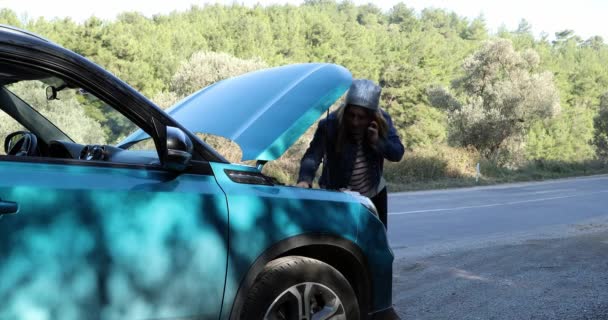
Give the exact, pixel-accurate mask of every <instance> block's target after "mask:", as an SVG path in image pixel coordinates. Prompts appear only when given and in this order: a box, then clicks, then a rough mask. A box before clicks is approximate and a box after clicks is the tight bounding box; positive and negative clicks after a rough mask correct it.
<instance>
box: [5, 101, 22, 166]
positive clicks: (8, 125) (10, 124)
mask: <svg viewBox="0 0 608 320" xmlns="http://www.w3.org/2000/svg"><path fill="white" fill-rule="evenodd" d="M0 107H1V106H0ZM15 131H27V130H26V129H25V128H24V127H23V126H22V125H21V124H20V123H19V122H17V121H15V119H13V118H12V117H11V116H9V115H8V114H6V113H5V112H4V111H2V110H0V137H1V138H2V139H1V140H0V143H2V146H1V147H0V155H6V152H5V151H4V137H6V136H8V135H9V134H10V133H11V132H15Z"/></svg>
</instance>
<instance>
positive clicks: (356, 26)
mask: <svg viewBox="0 0 608 320" xmlns="http://www.w3.org/2000/svg"><path fill="white" fill-rule="evenodd" d="M0 23H4V24H9V25H14V26H17V27H21V28H25V29H27V30H30V31H33V32H35V33H38V34H40V35H42V36H43V37H46V38H48V39H50V40H52V41H55V42H57V43H59V44H60V45H62V46H65V47H67V48H68V49H71V50H74V51H76V52H77V53H80V54H82V55H84V56H86V57H87V58H89V59H92V60H93V61H94V62H96V63H98V64H100V65H101V66H103V67H104V68H107V69H108V70H110V71H111V72H113V73H114V74H116V75H117V76H119V77H120V78H122V79H124V80H125V81H127V82H128V83H129V84H131V85H132V86H134V87H135V88H136V89H138V90H140V91H142V92H143V93H144V94H145V95H147V96H149V97H153V100H154V101H155V102H156V103H157V104H158V105H159V106H161V107H163V108H166V107H168V106H170V105H172V104H174V103H175V102H176V101H178V100H179V99H181V98H183V97H184V96H186V95H188V94H190V93H192V92H194V91H196V90H199V89H201V88H202V87H205V86H207V85H208V84H210V83H212V82H214V81H217V80H220V79H223V78H225V77H229V76H233V75H236V74H240V73H243V72H247V71H251V70H256V69H259V68H263V67H266V66H270V67H272V66H277V65H282V64H287V63H301V62H312V61H314V62H330V63H337V64H340V65H343V66H345V67H346V68H348V69H349V70H350V71H351V73H352V74H353V76H354V77H356V78H369V79H372V80H374V81H377V82H379V83H380V84H381V85H382V87H383V92H382V107H383V108H384V109H385V110H387V111H388V112H389V113H390V114H391V116H392V118H393V120H394V122H395V126H396V128H397V130H398V133H399V134H400V136H401V137H402V140H403V142H404V144H405V145H406V146H407V148H408V150H409V151H411V152H410V155H411V156H414V155H421V154H422V152H425V157H423V158H424V159H426V160H421V159H423V158H417V160H414V158H409V157H406V158H407V159H408V160H407V161H411V163H412V164H413V163H416V165H419V166H422V167H433V165H432V164H433V163H434V164H437V165H439V163H440V162H441V161H443V160H441V161H439V162H436V161H434V160H429V159H432V158H433V157H435V158H437V159H448V160H449V158H451V157H453V158H458V157H457V155H458V154H460V152H461V151H460V150H463V149H462V148H451V147H447V144H448V142H450V143H451V144H452V145H455V146H467V145H471V146H474V148H475V149H476V150H479V153H480V157H481V158H484V157H485V158H489V159H486V160H483V159H481V161H482V162H483V163H486V162H487V163H492V164H493V165H492V166H497V168H499V169H500V170H507V171H505V172H508V173H509V174H513V173H514V172H515V171H513V170H518V167H519V168H525V167H526V166H528V165H530V164H533V163H539V161H557V162H559V161H566V162H576V163H587V162H585V161H589V160H590V159H592V158H594V157H595V156H596V153H595V152H596V150H597V156H599V157H602V158H605V157H606V153H605V151H602V150H605V149H606V148H605V147H604V146H605V145H607V144H608V142H606V139H607V138H606V134H607V132H608V125H605V124H604V123H608V120H605V119H607V118H608V115H607V114H608V111H605V108H600V107H598V106H600V104H601V101H600V97H601V96H602V94H603V93H604V92H606V88H608V68H606V65H608V45H607V44H606V43H605V42H604V39H602V38H601V37H597V36H594V37H590V38H589V39H582V38H581V37H579V36H577V35H576V33H575V32H574V31H572V30H563V31H560V32H558V33H557V34H556V35H555V40H553V41H550V40H549V38H548V36H543V37H540V38H535V37H534V36H533V35H532V33H531V26H530V24H529V23H528V22H527V21H525V20H522V21H521V22H520V24H519V26H518V27H517V28H516V29H515V30H507V29H506V28H502V29H501V30H499V31H498V32H497V33H496V34H489V33H488V30H487V27H486V25H485V21H484V19H483V17H478V18H475V19H466V18H463V17H460V16H458V15H457V14H455V13H453V12H449V11H446V10H443V9H424V10H422V11H420V12H416V11H414V10H413V9H412V8H410V7H408V6H407V5H406V4H404V3H399V4H396V5H395V6H393V7H392V8H391V9H390V10H388V11H387V12H383V11H382V10H380V9H379V8H378V7H377V6H375V5H373V4H367V5H355V4H354V3H352V2H351V1H339V2H337V1H334V0H307V1H305V2H304V4H302V5H299V6H293V5H270V6H261V5H256V6H253V7H246V6H243V5H238V4H233V5H228V6H225V5H204V6H193V7H191V8H190V9H189V10H186V11H183V12H172V13H170V14H166V15H163V14H159V15H155V16H153V17H146V16H143V15H142V14H140V13H136V12H125V13H123V14H121V15H119V16H118V17H117V18H116V19H115V20H112V21H105V20H100V19H98V18H95V17H91V18H89V19H87V20H86V21H84V22H83V23H76V22H74V21H72V20H71V19H69V18H63V19H61V18H60V19H54V20H50V21H49V20H45V19H43V18H39V19H36V20H32V19H27V18H20V17H18V16H17V15H16V14H15V13H14V12H13V11H11V10H9V9H1V10H0ZM558 101H559V104H558ZM558 106H560V107H561V108H559V107H558ZM94 107H95V106H91V105H87V104H85V106H84V110H82V111H73V112H84V114H85V115H86V116H87V117H88V118H90V119H91V121H92V122H91V124H92V125H97V124H99V125H101V126H102V127H104V128H107V130H106V131H105V133H106V136H105V137H104V139H105V140H106V141H113V140H115V139H117V138H118V132H120V131H121V130H120V129H121V126H123V125H124V124H122V123H121V121H120V120H119V119H114V118H113V116H111V115H110V113H109V112H107V110H103V109H100V108H94ZM560 109H561V110H562V112H561V113H559V110H560ZM0 126H2V128H5V127H7V126H8V125H7V124H5V122H4V121H0ZM74 126H76V127H78V126H79V124H74ZM14 129H15V128H13V127H11V129H10V130H14ZM2 130H4V129H2ZM76 131H78V130H76ZM75 134H76V135H78V134H77V133H75ZM208 139H209V141H210V142H213V143H215V142H217V141H215V140H213V139H212V138H208ZM306 139H307V138H306V136H305V137H304V138H303V140H302V141H303V142H299V143H296V145H295V146H294V147H293V148H292V149H291V150H290V151H288V154H289V155H287V154H286V155H285V156H284V158H283V157H282V158H281V159H279V160H278V161H276V164H275V163H272V164H269V165H267V166H266V169H265V170H269V172H274V173H276V174H275V175H276V176H277V177H282V178H281V179H283V181H284V182H290V181H292V180H293V179H294V176H295V172H296V170H297V164H298V162H299V161H298V160H299V157H300V156H301V153H302V152H303V150H304V149H305V147H306V143H305V141H306ZM602 139H603V140H602ZM212 140H213V141H212ZM218 141H220V140H218ZM224 145H226V144H225V143H222V142H218V146H224ZM226 152H227V154H228V153H229V154H231V155H232V154H234V155H235V156H236V154H237V153H236V149H235V150H232V149H229V150H228V149H227V150H226ZM433 152H434V155H432V154H433ZM467 152H468V151H467ZM602 152H604V153H602ZM448 155H451V156H448ZM416 161H418V162H416ZM484 161H485V162H484ZM427 163H428V166H427ZM447 163H448V167H449V163H450V161H448V162H447ZM505 164H509V165H511V167H510V168H503V167H504V165H505ZM391 166H392V165H391ZM391 166H387V170H389V169H388V168H392V167H391ZM397 166H399V165H397ZM435 168H436V169H437V170H436V172H442V174H447V173H446V171H445V170H444V169H445V168H444V169H441V168H442V167H441V166H438V167H435ZM440 169H441V170H440ZM390 170H392V169H390ZM390 170H389V171H390ZM408 170H409V169H408ZM408 170H405V171H398V170H397V172H402V173H403V174H407V175H409V174H411V175H414V176H425V177H431V176H434V174H426V173H425V174H421V173H417V172H416V171H408ZM433 170H435V169H432V170H431V169H429V171H428V172H433ZM497 170H498V169H497ZM428 172H427V173H428ZM438 176H440V175H438ZM391 177H393V176H391ZM394 177H395V179H401V180H403V179H405V180H408V179H410V180H412V179H414V178H405V177H397V176H394ZM414 180H415V179H414Z"/></svg>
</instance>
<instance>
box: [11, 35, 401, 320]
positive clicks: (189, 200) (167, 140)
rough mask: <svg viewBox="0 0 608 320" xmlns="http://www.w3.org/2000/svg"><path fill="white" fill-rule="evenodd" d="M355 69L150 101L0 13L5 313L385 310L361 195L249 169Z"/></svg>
mask: <svg viewBox="0 0 608 320" xmlns="http://www.w3.org/2000/svg"><path fill="white" fill-rule="evenodd" d="M350 83H351V75H350V73H349V72H348V71H347V70H346V69H344V68H343V67H340V66H336V65H332V64H296V65H288V66H283V67H278V68H272V69H266V70H261V71H257V72H253V73H249V74H246V75H243V76H240V77H236V78H232V79H228V80H224V81H221V82H218V83H216V84H213V85H211V86H209V87H207V88H205V89H202V90H201V91H199V92H196V93H194V94H193V95H191V96H190V97H188V98H186V99H184V100H183V101H181V102H179V103H177V104H176V105H175V106H173V107H171V108H170V109H168V110H167V111H163V110H161V109H160V108H159V107H157V106H156V105H154V103H152V102H151V101H149V100H148V99H146V98H145V97H143V96H142V95H141V94H139V93H138V92H136V91H135V90H134V89H132V88H131V87H129V86H128V85H127V84H125V83H124V82H123V81H121V80H119V79H117V78H116V77H115V76H113V75H112V74H110V73H108V72H107V71H105V70H103V69H102V68H100V67H99V66H97V65H96V64H94V63H92V62H90V61H88V60H87V59H85V58H83V57H81V56H79V55H77V54H75V53H73V52H71V51H69V50H66V49H64V48H62V47H60V46H58V45H56V44H53V43H52V42H50V41H47V40H45V39H43V38H41V37H39V36H36V35H34V34H31V33H28V32H26V31H22V30H18V29H15V28H12V27H9V26H0V134H2V135H3V138H4V151H3V152H0V174H1V176H2V179H0V198H1V200H0V319H64V320H65V319H67V320H70V319H349V320H350V319H397V315H396V314H395V312H394V310H393V307H392V303H391V288H392V286H391V283H392V262H393V255H392V252H391V250H390V248H389V245H388V243H387V237H386V233H385V230H384V227H383V225H382V223H381V222H380V221H379V220H378V218H377V215H376V213H375V208H374V206H373V204H372V203H371V202H370V201H369V200H368V199H367V198H365V197H361V196H360V195H358V194H353V193H346V192H339V191H328V190H317V189H302V188H296V187H291V186H284V185H280V184H277V183H276V181H275V180H274V179H272V178H270V177H268V176H266V175H264V174H262V170H261V169H262V167H263V165H264V164H265V163H266V162H267V161H272V160H274V159H276V158H277V157H279V156H281V154H283V152H284V151H285V150H286V149H287V148H289V146H290V145H291V144H292V143H294V141H296V139H298V137H300V136H301V134H302V133H303V132H304V131H305V130H306V129H307V128H308V127H310V126H311V125H312V124H313V123H314V121H315V120H316V119H318V118H319V117H320V116H321V115H322V114H323V112H324V111H326V110H327V109H328V108H329V107H330V106H331V105H332V104H333V103H334V102H335V101H336V100H337V99H339V98H340V96H341V95H342V94H343V93H344V92H345V91H346V90H347V89H348V87H349V85H350ZM198 133H208V134H214V135H220V136H223V137H226V138H229V139H231V140H233V141H235V142H236V143H238V144H239V145H240V147H241V148H242V151H243V160H255V161H257V162H256V163H257V165H252V166H247V165H242V164H232V163H229V162H228V161H227V160H226V159H225V158H224V157H223V156H222V155H220V154H219V153H218V152H216V151H215V150H213V149H212V148H211V147H210V146H209V145H208V144H206V143H205V142H204V141H203V139H201V138H200V136H198V135H197V134H198Z"/></svg>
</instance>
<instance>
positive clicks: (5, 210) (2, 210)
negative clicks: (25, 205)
mask: <svg viewBox="0 0 608 320" xmlns="http://www.w3.org/2000/svg"><path fill="white" fill-rule="evenodd" d="M17 212H19V204H18V203H17V202H12V201H2V200H0V215H4V214H11V213H17Z"/></svg>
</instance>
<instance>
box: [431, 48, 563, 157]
mask: <svg viewBox="0 0 608 320" xmlns="http://www.w3.org/2000/svg"><path fill="white" fill-rule="evenodd" d="M539 62H540V59H539V56H538V54H537V53H536V52H535V51H533V50H531V49H528V50H525V51H523V52H516V51H515V50H514V49H513V46H512V44H511V41H509V40H496V41H491V42H487V43H485V44H484V46H483V47H482V48H481V49H480V50H479V51H477V52H475V53H474V54H473V55H471V56H470V57H468V58H467V59H466V60H465V61H464V63H463V69H464V76H463V77H461V78H458V79H456V80H455V81H454V82H453V85H452V88H453V90H454V91H455V94H450V93H449V92H446V91H445V90H444V91H441V90H433V91H431V92H430V93H431V94H432V96H431V97H430V100H431V101H433V102H435V103H436V106H438V107H443V108H446V109H447V110H448V111H449V126H450V140H451V141H452V142H453V143H455V144H456V145H460V146H474V147H475V148H476V149H477V150H480V151H481V152H482V154H483V155H484V156H486V157H493V158H496V159H498V158H500V157H501V156H502V155H504V153H505V151H506V152H507V153H510V155H509V156H508V157H507V160H512V159H513V158H514V157H516V156H517V155H519V152H518V151H517V150H516V149H518V147H519V146H520V145H521V143H520V142H521V141H523V138H524V137H525V134H526V132H527V131H528V130H529V128H530V127H531V125H532V124H533V123H534V122H535V121H537V120H540V119H548V118H552V117H554V116H555V115H557V114H558V113H559V111H560V106H559V103H558V95H557V90H556V89H555V86H554V85H553V76H552V74H551V73H549V72H538V66H539ZM457 97H460V99H458V98H457Z"/></svg>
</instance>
